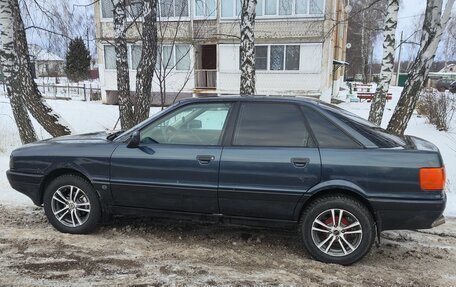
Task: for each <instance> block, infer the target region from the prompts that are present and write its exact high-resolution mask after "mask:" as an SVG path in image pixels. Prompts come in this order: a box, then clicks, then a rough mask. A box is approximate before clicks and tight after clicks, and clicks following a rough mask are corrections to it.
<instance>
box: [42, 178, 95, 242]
mask: <svg viewBox="0 0 456 287" xmlns="http://www.w3.org/2000/svg"><path fill="white" fill-rule="evenodd" d="M43 204H44V211H45V213H46V216H47V218H48V220H49V222H50V223H51V224H52V225H53V226H54V227H55V228H56V229H57V230H59V231H61V232H65V233H75V234H86V233H91V232H93V231H94V230H95V229H96V228H97V227H98V224H99V222H100V219H101V207H100V203H99V200H98V196H97V193H96V191H95V189H94V188H93V186H92V185H91V184H90V183H89V182H87V181H86V180H85V179H83V178H82V177H79V176H76V175H62V176H59V177H58V178H56V179H54V180H53V181H52V182H51V183H50V184H49V185H48V186H47V187H46V190H45V193H44V198H43Z"/></svg>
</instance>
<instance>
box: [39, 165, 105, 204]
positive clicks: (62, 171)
mask: <svg viewBox="0 0 456 287" xmlns="http://www.w3.org/2000/svg"><path fill="white" fill-rule="evenodd" d="M67 174H68V175H75V176H79V177H82V178H83V179H85V180H87V182H89V183H90V184H92V185H93V183H92V181H91V180H90V178H89V177H88V176H87V175H86V174H84V173H83V172H82V171H80V170H78V169H76V168H74V167H61V168H56V169H54V170H52V171H51V172H49V173H48V174H46V175H45V176H44V178H43V181H42V182H41V186H40V204H43V198H44V191H45V190H46V187H47V186H48V185H49V183H51V182H52V181H53V180H54V179H56V178H58V177H59V176H62V175H67ZM97 194H98V192H97ZM98 197H100V195H99V194H98Z"/></svg>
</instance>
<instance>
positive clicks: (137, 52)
mask: <svg viewBox="0 0 456 287" xmlns="http://www.w3.org/2000/svg"><path fill="white" fill-rule="evenodd" d="M141 52H142V46H141V45H131V69H132V70H136V69H138V65H139V61H140V60H141Z"/></svg>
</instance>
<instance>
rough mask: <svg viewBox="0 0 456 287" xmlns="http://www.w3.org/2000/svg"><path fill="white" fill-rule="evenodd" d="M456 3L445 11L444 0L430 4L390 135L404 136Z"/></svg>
mask: <svg viewBox="0 0 456 287" xmlns="http://www.w3.org/2000/svg"><path fill="white" fill-rule="evenodd" d="M454 2H455V0H448V1H447V2H446V5H445V9H444V10H443V11H442V8H443V0H427V4H426V12H425V16H424V22H423V29H422V30H423V31H422V35H421V41H420V42H421V46H420V49H419V51H418V55H417V57H416V59H415V61H414V63H413V65H412V67H411V70H410V72H409V78H408V79H407V81H406V83H405V86H404V89H403V90H402V93H401V96H400V98H399V101H398V103H397V106H396V108H395V110H394V113H393V116H392V117H391V120H390V122H389V124H388V131H390V132H392V133H394V134H399V135H401V134H404V131H405V129H406V128H407V124H408V122H409V120H410V118H411V116H412V113H413V111H414V109H415V106H416V103H417V101H418V97H419V91H420V89H421V88H422V86H423V83H424V81H425V79H426V78H427V76H428V74H429V70H430V68H431V66H432V63H433V61H434V57H435V53H436V50H437V47H438V45H439V42H440V38H441V37H442V33H443V31H444V30H445V27H446V24H447V22H448V20H449V18H450V15H451V9H452V7H453V4H454Z"/></svg>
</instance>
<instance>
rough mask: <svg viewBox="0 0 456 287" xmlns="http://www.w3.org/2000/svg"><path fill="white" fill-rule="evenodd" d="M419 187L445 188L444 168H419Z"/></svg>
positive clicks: (423, 188) (427, 188)
mask: <svg viewBox="0 0 456 287" xmlns="http://www.w3.org/2000/svg"><path fill="white" fill-rule="evenodd" d="M420 187H421V189H422V190H443V189H444V188H445V168H443V167H427V168H421V169H420Z"/></svg>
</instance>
